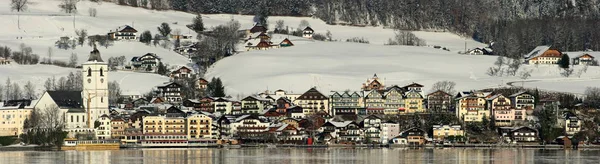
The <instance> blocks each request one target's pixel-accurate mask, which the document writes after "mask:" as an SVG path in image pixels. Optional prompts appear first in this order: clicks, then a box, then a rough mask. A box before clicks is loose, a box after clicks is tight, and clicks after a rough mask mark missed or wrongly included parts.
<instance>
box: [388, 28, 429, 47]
mask: <svg viewBox="0 0 600 164" xmlns="http://www.w3.org/2000/svg"><path fill="white" fill-rule="evenodd" d="M387 45H408V46H426V45H427V43H426V42H425V40H423V39H421V38H418V37H417V36H416V35H415V34H413V33H412V32H410V31H404V30H400V31H397V32H396V35H395V36H394V38H393V39H389V40H388V43H387Z"/></svg>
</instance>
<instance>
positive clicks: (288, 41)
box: [279, 38, 294, 46]
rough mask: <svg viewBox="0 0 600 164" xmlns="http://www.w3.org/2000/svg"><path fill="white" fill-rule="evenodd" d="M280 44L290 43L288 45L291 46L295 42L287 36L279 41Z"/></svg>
mask: <svg viewBox="0 0 600 164" xmlns="http://www.w3.org/2000/svg"><path fill="white" fill-rule="evenodd" d="M279 44H280V45H281V44H288V45H290V46H293V45H294V43H292V41H290V40H289V39H288V38H285V39H283V40H282V41H281V43H279Z"/></svg>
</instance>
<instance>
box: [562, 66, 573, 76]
mask: <svg viewBox="0 0 600 164" xmlns="http://www.w3.org/2000/svg"><path fill="white" fill-rule="evenodd" d="M572 74H573V68H563V69H562V72H560V75H562V76H563V77H569V76H571V75H572Z"/></svg>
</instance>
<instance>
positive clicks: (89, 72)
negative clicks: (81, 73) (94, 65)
mask: <svg viewBox="0 0 600 164" xmlns="http://www.w3.org/2000/svg"><path fill="white" fill-rule="evenodd" d="M87 76H92V69H91V68H88V75H87Z"/></svg>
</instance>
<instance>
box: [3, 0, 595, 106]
mask: <svg viewBox="0 0 600 164" xmlns="http://www.w3.org/2000/svg"><path fill="white" fill-rule="evenodd" d="M30 2H32V4H30V5H29V7H28V10H27V11H25V12H22V13H16V12H12V11H10V9H9V7H8V6H9V4H10V1H8V0H2V1H0V6H3V7H1V8H0V22H3V23H4V24H5V26H3V28H2V30H0V46H4V45H6V46H9V47H11V48H12V49H13V50H18V46H19V44H21V43H25V44H26V45H27V46H31V47H32V48H33V52H34V53H35V54H38V55H40V57H41V58H43V57H46V56H47V49H48V47H54V43H55V42H56V41H57V40H58V39H59V37H62V36H70V37H73V36H75V32H74V31H75V29H87V31H88V33H89V34H90V35H96V34H106V33H108V32H109V31H110V30H114V29H115V28H117V27H118V26H122V25H132V26H133V27H134V28H136V29H137V30H138V31H139V32H142V31H145V30H150V31H151V32H152V33H153V34H156V33H158V30H157V28H156V27H157V26H158V25H159V24H160V23H162V22H167V23H169V24H170V26H171V28H172V29H173V30H177V29H179V30H181V31H182V32H183V34H191V35H194V36H195V35H196V34H195V33H194V32H193V31H190V30H188V29H187V28H186V27H185V25H187V24H190V23H191V20H192V19H193V18H194V17H195V15H193V14H188V13H183V12H176V11H154V10H147V9H143V8H133V7H127V6H119V5H116V4H113V3H105V2H104V3H101V4H97V3H91V2H89V1H81V2H79V3H78V6H77V8H78V9H79V12H78V14H75V16H73V15H68V14H64V13H63V12H61V11H60V9H59V8H58V7H57V5H58V4H59V1H56V0H30ZM90 8H96V9H97V11H98V14H97V17H90V16H88V9H90ZM18 15H20V16H18ZM252 18H253V16H249V15H231V14H206V15H203V19H204V24H205V27H207V28H210V27H214V26H217V25H220V24H225V23H227V22H229V21H231V20H237V21H239V22H240V23H241V25H242V28H244V29H246V28H251V27H252V25H253V21H252ZM18 19H20V28H19V27H18V26H17V22H18ZM73 20H75V21H73ZM277 20H284V21H285V24H286V26H288V27H289V28H290V29H296V28H298V24H299V23H300V21H302V20H307V21H308V22H309V23H310V25H311V27H312V28H313V29H314V30H315V32H316V33H321V34H325V33H326V32H327V31H331V33H332V35H333V39H334V40H342V41H345V40H346V39H349V38H354V37H359V38H366V39H367V40H368V41H369V42H370V44H358V43H345V42H335V43H328V42H319V41H309V40H306V39H303V38H297V37H290V40H292V42H294V44H295V45H296V46H294V47H289V48H281V49H273V50H268V51H250V52H242V53H240V54H237V55H235V56H233V57H229V58H226V59H224V60H222V61H219V62H217V64H216V65H214V66H213V67H212V68H211V69H210V70H209V72H208V73H207V78H211V77H221V78H222V79H223V81H224V83H225V85H226V87H227V92H228V93H229V94H231V95H232V96H233V95H248V94H253V93H257V92H261V91H264V90H267V89H269V90H276V89H285V90H290V91H293V92H295V93H300V92H304V91H306V90H308V89H309V88H310V87H312V86H317V87H319V90H321V91H322V92H323V93H325V94H328V93H329V91H330V90H345V89H351V90H356V89H359V88H360V86H361V84H362V83H363V82H365V80H366V79H367V78H370V77H371V76H372V75H373V74H374V73H377V74H378V75H379V77H381V78H382V79H384V82H385V83H386V84H387V85H393V84H397V85H404V84H408V83H411V82H417V83H422V84H424V85H425V86H426V87H428V86H430V85H431V84H432V83H434V82H436V81H441V80H451V81H455V82H457V88H458V89H480V88H487V87H497V86H506V83H508V82H514V81H520V80H521V79H519V78H517V77H489V76H488V75H486V74H485V71H486V70H487V68H488V67H490V66H491V64H492V63H493V62H494V61H495V59H496V58H495V57H492V56H463V55H458V54H457V52H458V51H463V50H464V48H465V43H466V44H467V48H474V47H482V46H485V44H482V43H478V42H475V41H473V40H472V39H466V38H463V37H460V36H458V35H455V34H451V33H446V32H423V31H417V32H414V33H415V35H416V36H418V37H420V38H422V39H424V40H425V41H426V42H427V44H428V45H429V46H441V47H447V48H449V49H450V50H451V51H444V50H439V49H434V48H431V47H406V46H383V44H384V43H386V42H387V41H388V39H389V38H392V37H394V34H395V33H394V30H392V29H386V28H383V27H352V26H332V25H327V24H325V22H323V21H321V20H319V19H314V18H309V17H278V16H272V17H269V25H270V29H273V27H274V26H275V21H277ZM73 22H75V23H73ZM21 37H22V39H17V38H21ZM285 37H288V36H285V35H275V36H274V37H273V40H272V41H273V42H274V43H278V42H280V41H281V40H282V39H283V38H285ZM242 46H243V45H242ZM99 50H100V52H101V54H102V57H103V58H104V59H105V60H107V59H108V58H109V57H115V56H122V55H123V56H126V57H127V60H129V59H130V58H131V57H133V56H141V55H144V54H146V53H150V52H151V53H156V54H158V55H159V56H160V57H161V58H162V59H163V61H164V62H165V63H167V64H169V65H172V66H174V65H184V64H187V63H188V60H187V58H186V57H183V56H181V55H179V54H177V53H175V52H173V51H171V50H168V49H163V48H160V47H154V46H146V45H144V44H142V43H139V42H115V43H114V46H112V47H109V48H108V49H106V48H103V47H101V48H99ZM90 51H91V47H89V46H87V45H85V46H83V47H77V48H76V49H75V50H59V49H57V48H54V55H53V57H52V58H53V59H57V60H64V61H66V60H68V58H69V56H70V54H71V53H76V54H78V58H79V62H80V63H82V62H84V61H85V60H86V59H87V57H88V54H89V52H90ZM572 57H573V56H572ZM524 67H525V68H526V69H532V70H534V71H533V73H532V77H531V78H530V79H528V80H535V81H533V82H527V83H522V85H525V86H528V87H540V88H542V89H548V90H559V91H567V92H574V93H582V92H583V90H584V89H585V87H587V86H598V84H599V83H598V82H600V81H599V80H600V79H597V78H598V77H600V69H598V68H597V67H594V68H592V67H590V68H588V71H587V73H586V74H584V75H582V76H581V77H571V78H562V77H561V76H560V75H559V73H558V72H559V70H558V69H557V67H556V66H539V67H534V66H524ZM577 69H580V68H576V71H577ZM71 71H78V70H76V69H70V68H60V67H55V66H46V65H32V66H20V65H16V64H12V65H8V66H7V65H0V82H3V81H4V80H5V79H6V78H8V77H10V78H11V79H12V80H13V81H15V80H16V81H18V82H26V81H32V82H35V83H36V84H39V85H38V89H41V88H42V84H43V81H44V80H45V79H46V78H48V77H51V76H56V77H60V76H66V75H67V74H68V73H69V72H71ZM109 80H110V81H118V82H119V83H120V84H121V88H123V90H124V91H134V92H135V91H138V92H141V93H144V92H146V91H148V90H150V89H151V88H152V87H153V86H156V85H158V84H161V83H162V82H164V81H167V80H168V78H167V77H162V76H158V75H155V74H146V73H133V72H111V74H110V75H109ZM513 85H517V83H514V84H513ZM519 85H521V84H519ZM426 90H428V88H426Z"/></svg>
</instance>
